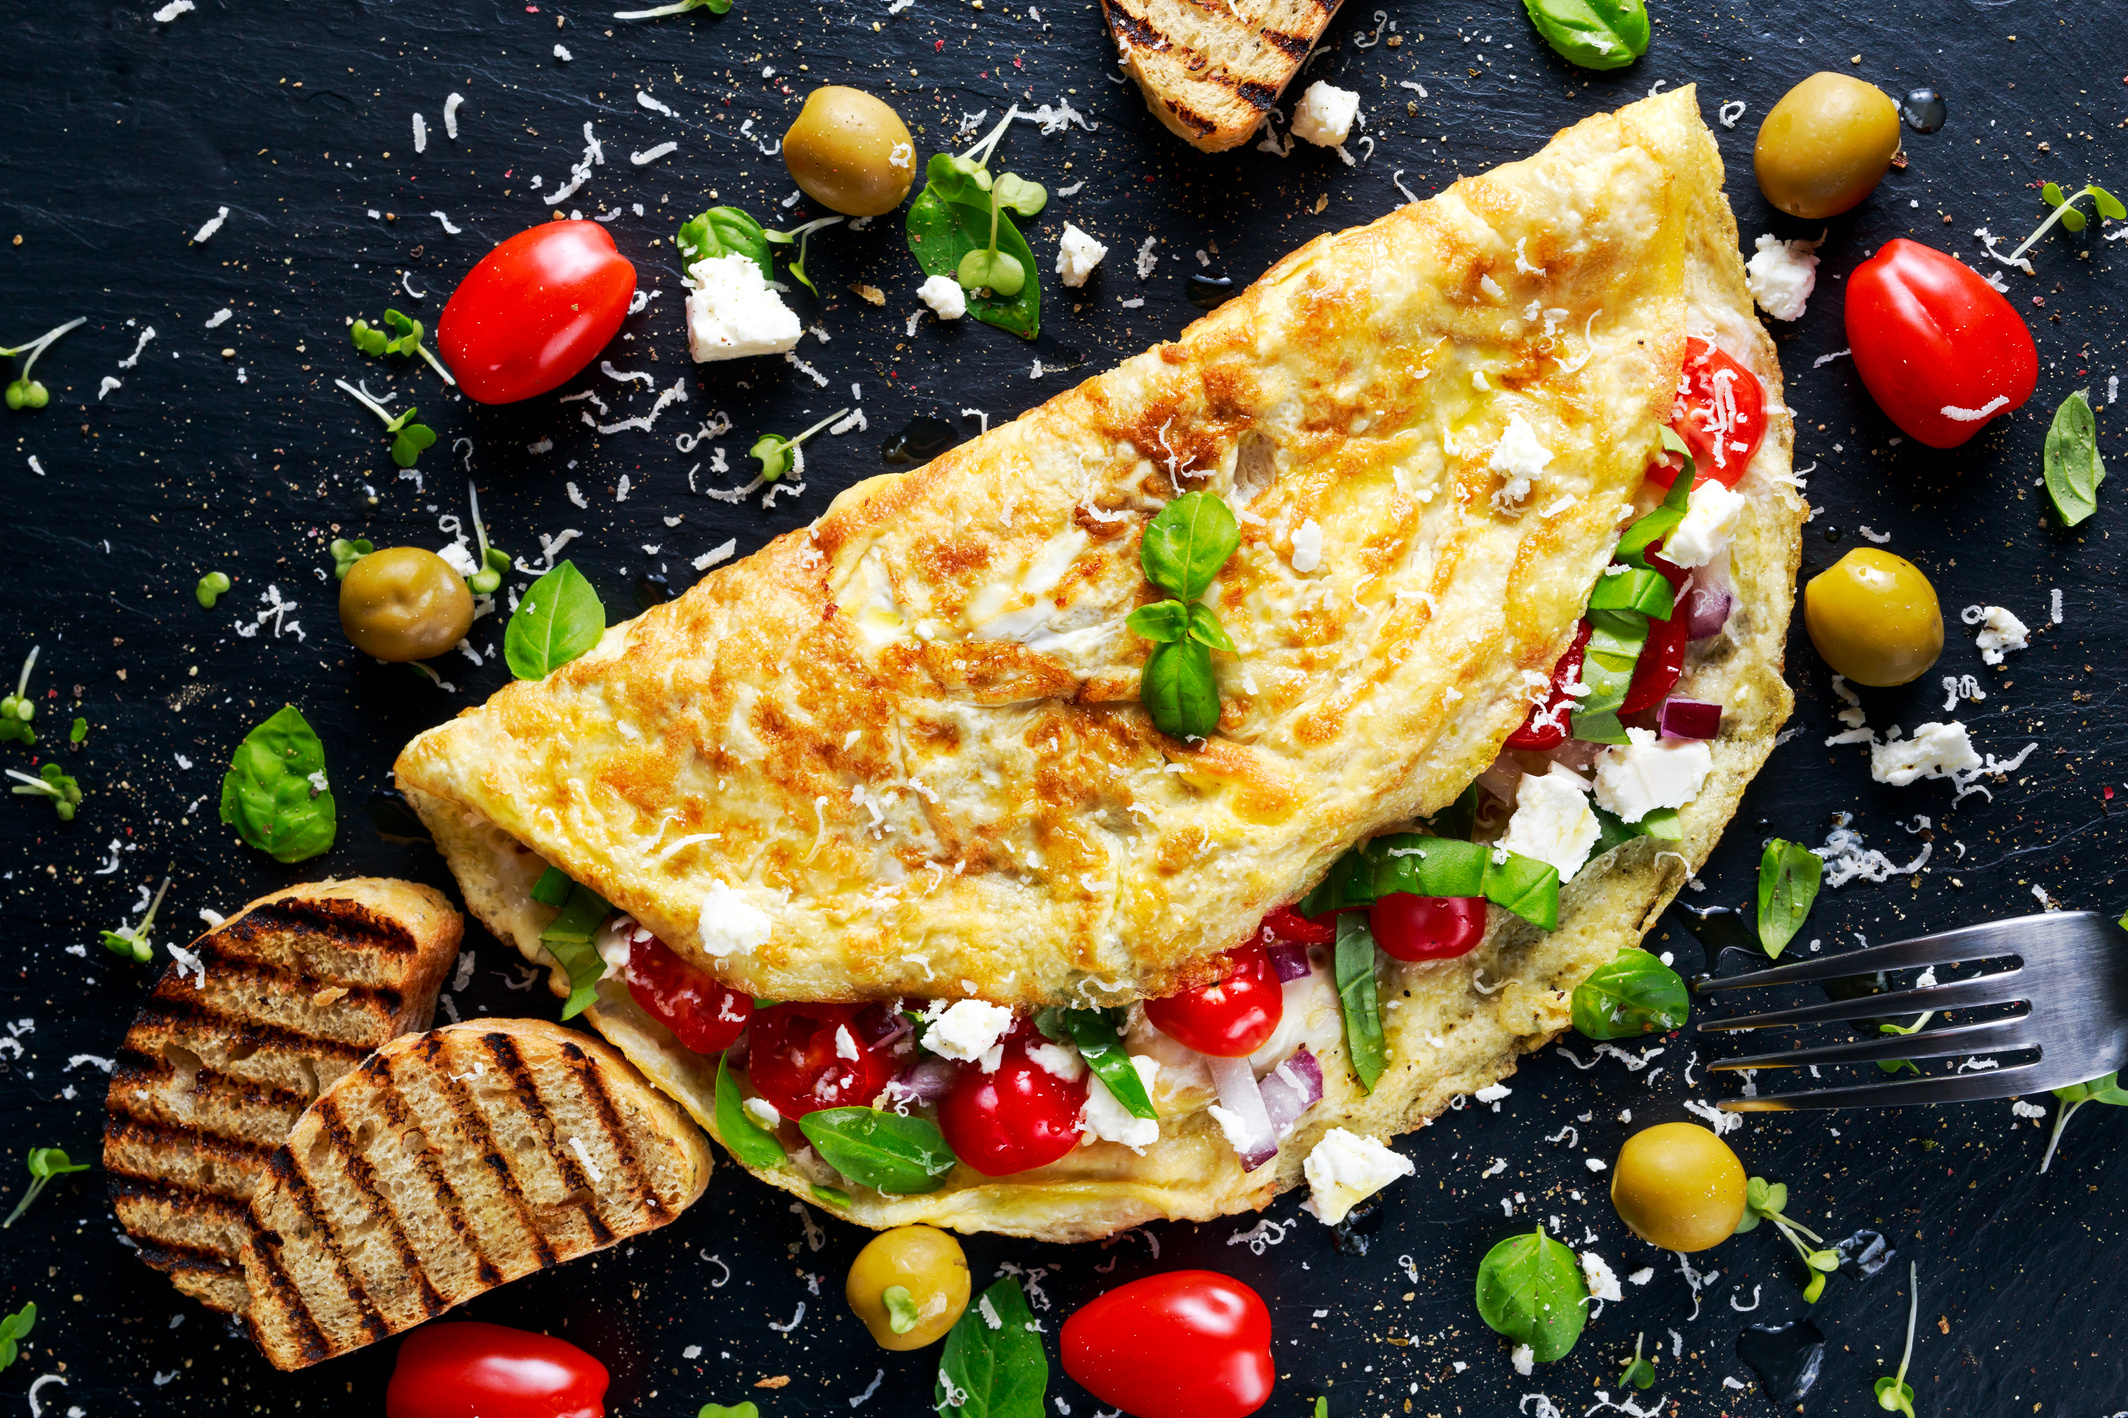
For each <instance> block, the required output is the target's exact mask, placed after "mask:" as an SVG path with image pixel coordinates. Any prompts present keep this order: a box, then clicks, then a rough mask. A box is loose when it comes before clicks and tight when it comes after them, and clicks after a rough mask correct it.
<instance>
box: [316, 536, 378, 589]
mask: <svg viewBox="0 0 2128 1418" xmlns="http://www.w3.org/2000/svg"><path fill="white" fill-rule="evenodd" d="M325 549H326V550H327V551H328V552H330V553H332V559H333V578H334V579H335V580H338V581H345V580H346V579H347V573H348V572H350V571H352V570H354V569H355V563H356V562H358V561H360V560H361V559H362V558H363V557H365V556H368V555H369V554H370V553H371V552H373V551H375V550H376V549H377V547H376V544H375V543H373V542H371V541H370V540H368V539H367V538H365V537H355V538H353V539H352V540H350V539H349V538H347V537H334V538H333V539H332V541H331V543H330V544H329V545H328V546H327V547H326V548H325Z"/></svg>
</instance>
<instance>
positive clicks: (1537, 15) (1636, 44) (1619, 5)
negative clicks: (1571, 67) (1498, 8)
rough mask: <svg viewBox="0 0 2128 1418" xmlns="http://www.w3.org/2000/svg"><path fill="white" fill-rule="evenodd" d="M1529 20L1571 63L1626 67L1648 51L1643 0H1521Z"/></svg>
mask: <svg viewBox="0 0 2128 1418" xmlns="http://www.w3.org/2000/svg"><path fill="white" fill-rule="evenodd" d="M1522 3H1523V5H1524V6H1525V7H1526V8H1527V9H1528V10H1529V17H1530V23H1531V24H1533V25H1535V26H1536V27H1537V33H1538V34H1540V35H1543V36H1544V42H1545V43H1546V44H1549V45H1550V46H1551V47H1552V48H1553V49H1555V50H1557V51H1558V52H1559V57H1560V58H1562V59H1564V60H1566V61H1567V63H1569V64H1579V65H1580V66H1581V67H1582V68H1584V69H1623V68H1625V66H1626V65H1628V64H1631V63H1632V62H1633V61H1634V60H1636V59H1638V58H1639V57H1640V56H1641V55H1643V54H1645V53H1647V52H1648V7H1647V6H1646V5H1645V4H1644V3H1642V0H1522Z"/></svg>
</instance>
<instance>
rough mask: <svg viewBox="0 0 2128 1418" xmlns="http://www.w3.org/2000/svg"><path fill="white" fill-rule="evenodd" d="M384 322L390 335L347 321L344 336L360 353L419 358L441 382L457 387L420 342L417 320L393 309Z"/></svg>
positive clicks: (361, 321) (363, 324) (371, 327)
mask: <svg viewBox="0 0 2128 1418" xmlns="http://www.w3.org/2000/svg"><path fill="white" fill-rule="evenodd" d="M384 323H385V325H386V326H387V327H388V328H389V329H390V330H391V332H392V333H391V334H389V335H387V334H385V333H384V331H383V330H380V329H378V328H377V327H376V326H374V325H372V324H370V323H369V322H368V321H367V320H354V321H350V322H349V323H348V327H347V333H348V336H349V338H351V339H352V340H353V341H354V342H355V348H356V349H358V350H360V351H362V353H364V354H367V355H387V354H395V355H419V356H421V358H422V359H424V360H427V361H428V366H429V368H431V369H433V370H435V371H436V372H437V373H438V374H440V375H442V376H443V382H444V383H446V384H449V385H451V386H453V387H454V388H455V387H456V386H457V384H458V381H457V380H455V379H453V378H452V377H451V371H449V370H448V369H445V368H444V367H443V361H441V360H439V359H437V358H436V356H434V355H432V354H430V353H429V348H428V346H427V345H424V344H422V343H421V336H422V333H423V331H422V328H421V322H420V321H419V320H416V319H415V318H414V317H413V316H411V315H402V314H401V313H400V312H398V311H396V310H386V311H385V312H384Z"/></svg>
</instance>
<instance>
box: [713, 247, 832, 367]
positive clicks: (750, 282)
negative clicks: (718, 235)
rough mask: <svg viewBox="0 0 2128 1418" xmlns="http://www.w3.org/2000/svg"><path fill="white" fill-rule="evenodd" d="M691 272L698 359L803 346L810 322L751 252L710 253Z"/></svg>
mask: <svg viewBox="0 0 2128 1418" xmlns="http://www.w3.org/2000/svg"><path fill="white" fill-rule="evenodd" d="M687 275H688V284H689V285H690V286H691V287H692V289H691V290H690V291H689V292H688V295H687V351H688V353H689V354H691V355H693V356H694V357H695V361H696V363H698V364H706V363H708V362H709V361H711V360H718V359H741V358H744V357H745V356H747V355H763V354H783V353H786V352H787V351H790V350H794V349H796V348H798V340H799V338H800V337H801V336H802V335H804V334H805V327H804V326H803V325H801V324H799V323H798V316H797V314H796V313H795V312H794V311H792V309H791V308H790V307H789V306H787V305H785V304H784V303H783V297H782V296H780V295H778V294H776V292H775V291H773V290H771V289H770V288H769V284H768V278H767V277H765V276H763V275H762V274H761V267H760V266H759V265H758V264H757V263H755V262H754V261H753V260H752V259H751V258H749V257H746V256H742V255H740V254H739V253H738V252H736V251H734V252H731V253H729V254H727V255H723V256H711V257H709V258H707V259H706V260H702V261H697V262H695V264H694V265H693V266H692V267H690V268H689V270H688V273H687Z"/></svg>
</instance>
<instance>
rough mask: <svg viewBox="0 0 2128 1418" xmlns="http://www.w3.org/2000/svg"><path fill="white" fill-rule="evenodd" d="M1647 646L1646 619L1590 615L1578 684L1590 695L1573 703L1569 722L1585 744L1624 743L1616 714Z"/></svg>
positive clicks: (1598, 612) (1620, 614) (1610, 613)
mask: <svg viewBox="0 0 2128 1418" xmlns="http://www.w3.org/2000/svg"><path fill="white" fill-rule="evenodd" d="M1647 643H1648V618H1647V617H1646V616H1644V615H1641V614H1640V613H1639V612H1637V611H1602V610H1592V611H1590V612H1589V643H1588V646H1587V648H1586V649H1585V650H1583V652H1582V656H1581V682H1582V683H1583V684H1585V685H1587V686H1588V689H1589V692H1588V693H1587V694H1586V695H1584V696H1582V697H1581V698H1579V699H1577V700H1575V701H1574V708H1573V712H1572V714H1571V716H1570V718H1569V720H1568V722H1569V723H1570V724H1571V725H1572V726H1573V733H1574V737H1575V738H1577V739H1581V740H1583V741H1584V742H1588V743H1625V742H1627V741H1628V740H1627V738H1626V731H1625V727H1624V726H1623V725H1622V724H1620V723H1619V722H1618V711H1619V709H1620V708H1621V707H1623V706H1624V704H1625V702H1626V692H1627V691H1628V690H1630V689H1631V688H1632V687H1633V669H1634V667H1635V666H1636V665H1638V664H1639V663H1640V652H1641V650H1642V649H1644V648H1645V647H1646V645H1647Z"/></svg>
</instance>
